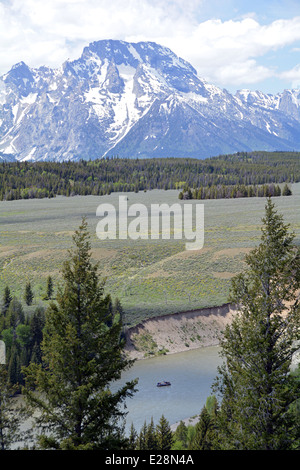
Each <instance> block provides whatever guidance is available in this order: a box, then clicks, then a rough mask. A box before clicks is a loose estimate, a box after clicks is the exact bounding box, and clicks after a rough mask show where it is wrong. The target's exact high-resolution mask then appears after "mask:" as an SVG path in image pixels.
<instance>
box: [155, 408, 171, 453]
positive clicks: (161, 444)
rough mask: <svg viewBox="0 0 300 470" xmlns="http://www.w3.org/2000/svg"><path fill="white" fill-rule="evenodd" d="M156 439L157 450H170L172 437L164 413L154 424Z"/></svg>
mask: <svg viewBox="0 0 300 470" xmlns="http://www.w3.org/2000/svg"><path fill="white" fill-rule="evenodd" d="M156 440H157V449H158V450H171V448H172V445H173V441H174V438H173V433H172V431H171V428H170V424H169V422H168V421H167V419H166V418H165V417H164V415H162V416H161V418H160V420H159V423H158V424H157V425H156Z"/></svg>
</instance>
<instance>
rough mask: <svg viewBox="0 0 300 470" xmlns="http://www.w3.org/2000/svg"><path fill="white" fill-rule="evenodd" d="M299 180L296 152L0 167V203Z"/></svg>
mask: <svg viewBox="0 0 300 470" xmlns="http://www.w3.org/2000/svg"><path fill="white" fill-rule="evenodd" d="M298 181H300V152H251V153H247V152H238V153H236V154H234V155H221V156H219V157H212V158H207V159H205V160H197V159H190V158H186V159H185V158H183V159H182V158H157V159H142V160H139V159H121V158H118V157H114V158H107V159H101V160H93V161H86V160H81V161H79V162H72V161H67V162H62V163H58V162H2V163H1V164H0V200H2V201H3V200H7V201H10V200H14V199H31V198H44V197H48V198H52V197H55V196H57V195H63V196H75V195H95V196H101V195H104V194H110V193H111V192H129V191H135V192H137V191H146V190H150V189H165V190H168V189H182V188H183V187H185V186H186V187H189V188H193V189H195V188H200V187H211V186H218V185H226V186H228V185H246V186H249V185H264V184H271V183H276V184H279V183H283V182H285V183H293V182H298Z"/></svg>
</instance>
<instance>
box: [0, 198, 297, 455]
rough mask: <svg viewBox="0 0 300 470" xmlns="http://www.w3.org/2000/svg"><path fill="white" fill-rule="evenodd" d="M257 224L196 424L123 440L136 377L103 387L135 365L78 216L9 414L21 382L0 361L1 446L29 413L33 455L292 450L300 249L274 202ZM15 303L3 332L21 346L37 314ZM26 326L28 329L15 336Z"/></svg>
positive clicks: (146, 430)
mask: <svg viewBox="0 0 300 470" xmlns="http://www.w3.org/2000/svg"><path fill="white" fill-rule="evenodd" d="M262 222H263V223H262V227H261V242H260V244H259V245H258V246H257V247H256V248H254V250H253V251H252V252H250V253H249V254H248V255H246V258H245V262H246V266H247V268H246V269H245V271H244V272H242V273H240V274H238V275H237V276H235V277H234V278H233V280H232V285H231V292H230V299H229V301H230V302H231V303H234V304H235V305H238V306H239V309H238V312H237V314H236V315H235V317H234V318H233V320H232V322H231V324H230V325H227V326H226V328H225V329H224V332H223V335H222V337H221V338H220V348H221V357H222V358H223V363H222V365H221V366H220V367H219V368H218V373H217V377H216V379H215V381H214V384H213V386H212V392H213V395H212V396H210V397H208V400H207V402H206V405H205V407H203V409H202V411H201V413H200V416H199V421H198V422H197V424H196V425H195V426H194V427H193V428H190V427H189V426H186V425H185V424H184V423H180V425H179V426H178V427H177V429H176V431H175V432H172V431H171V429H170V425H169V423H168V421H167V420H166V419H165V417H164V416H163V415H162V417H161V419H160V421H159V423H158V424H156V425H155V424H154V422H153V420H151V421H150V423H149V424H147V423H146V422H145V424H144V426H142V428H141V430H140V431H139V432H137V431H136V430H135V428H134V424H133V425H132V426H131V431H130V435H129V436H126V435H125V433H124V425H125V422H126V408H124V403H125V401H126V400H127V399H131V398H133V397H134V394H135V393H136V387H137V385H138V378H137V379H132V380H130V381H128V382H126V383H121V385H119V388H118V389H116V388H114V389H112V388H111V384H112V383H115V382H116V381H117V380H119V379H120V378H121V376H122V372H123V371H125V370H128V369H129V368H130V367H132V365H133V363H134V361H133V360H131V359H130V358H128V357H127V356H126V355H125V354H124V346H125V340H126V338H125V337H124V335H122V315H120V312H114V311H113V309H112V302H111V298H110V295H109V294H107V293H105V291H104V287H105V281H104V280H102V278H101V277H100V275H99V270H100V268H101V266H100V265H99V264H96V265H94V264H92V262H91V245H90V241H89V233H88V229H87V223H86V221H85V220H83V221H82V224H81V225H80V227H79V229H78V230H76V231H75V234H74V236H73V242H74V246H73V249H72V250H71V252H70V256H69V258H68V259H67V260H66V262H65V263H64V265H63V268H62V276H63V285H62V287H61V289H59V290H58V291H57V292H56V296H55V300H54V299H53V300H51V301H50V302H49V305H48V308H47V309H46V311H45V315H44V317H43V318H44V320H43V322H44V323H43V325H44V326H43V328H40V327H39V328H38V331H39V335H40V336H41V332H42V338H41V337H40V339H41V341H40V343H39V344H40V353H41V361H37V360H31V361H30V362H29V364H28V365H27V366H26V365H25V366H23V368H22V374H23V383H24V385H23V386H22V388H21V391H22V394H23V396H24V399H25V400H26V404H27V407H26V409H25V410H23V409H19V408H18V407H14V409H13V410H12V408H11V396H12V395H13V388H12V387H15V386H16V385H17V386H18V384H12V383H11V382H10V380H9V379H8V367H7V364H4V365H0V375H1V380H0V447H1V448H2V449H7V448H10V446H11V445H12V444H13V443H15V442H16V440H17V438H18V437H19V436H20V424H21V417H22V416H24V415H23V414H22V413H24V412H27V413H29V412H31V410H33V411H35V412H36V413H35V414H34V416H33V415H31V417H32V419H34V422H35V425H36V426H37V427H38V430H39V433H38V434H37V435H31V436H28V438H29V437H30V439H31V441H30V440H29V441H28V442H30V443H31V444H30V445H31V447H27V448H33V449H50V450H114V451H117V450H126V449H132V450H150V449H152V450H170V449H177V450H178V449H193V450H299V448H300V419H299V418H300V398H299V397H300V368H299V365H298V366H297V368H295V370H293V369H292V367H291V366H292V360H293V357H294V354H295V352H296V351H297V350H298V349H299V345H297V340H298V339H299V335H300V309H299V299H298V292H299V288H300V250H299V247H298V246H297V245H295V243H294V238H295V235H294V233H293V232H291V231H290V228H289V226H288V225H286V224H285V223H284V221H283V218H282V216H281V215H280V214H277V211H276V209H275V205H274V204H273V202H272V200H271V198H268V200H267V203H266V206H265V216H264V218H263V220H262ZM11 302H12V301H11ZM11 302H10V305H9V307H8V310H7V311H6V312H5V326H6V327H7V326H9V325H11V326H10V328H12V333H13V334H12V335H11V336H12V341H13V340H14V338H15V340H16V341H18V342H19V345H20V346H22V345H24V343H25V342H26V341H25V340H24V338H26V337H28V335H29V337H30V338H31V342H30V344H33V343H34V342H33V340H32V339H33V334H32V333H31V332H33V331H34V328H33V326H32V323H31V322H32V319H33V317H34V314H33V316H32V318H31V319H30V318H29V323H28V324H27V323H26V318H25V322H24V317H23V315H22V313H21V311H20V309H19V313H18V315H16V314H15V313H13V312H15V309H14V310H13V309H11V310H10V312H9V309H10V308H11ZM8 312H9V313H8ZM38 318H39V321H40V317H38ZM16 319H17V320H16ZM8 321H9V323H6V322H8ZM24 324H25V326H27V327H29V328H27V330H26V329H25V330H24V331H23V332H22V328H19V330H18V332H17V328H18V326H19V325H24ZM5 329H6V330H7V328H5ZM3 339H5V335H4V336H3V330H2V340H3ZM6 341H7V339H6ZM10 354H12V353H10ZM216 396H218V397H220V401H219V402H218V401H217V400H216V398H215V397H216ZM23 439H24V435H23ZM28 446H29V444H28Z"/></svg>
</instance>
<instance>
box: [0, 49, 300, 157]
mask: <svg viewBox="0 0 300 470" xmlns="http://www.w3.org/2000/svg"><path fill="white" fill-rule="evenodd" d="M299 149H300V90H285V91H284V92H283V93H281V94H278V95H266V94H263V93H261V92H252V91H249V90H240V91H238V92H237V93H236V94H235V95H232V94H230V93H229V92H228V91H226V90H221V89H220V88H218V87H216V86H214V85H211V84H209V83H207V82H206V81H205V80H203V79H201V78H200V77H199V76H198V75H197V72H196V70H195V69H194V68H193V67H192V65H191V64H189V63H188V62H186V61H185V60H183V59H181V58H179V57H177V56H176V55H175V54H174V53H173V52H172V51H171V50H169V49H167V48H166V47H162V46H160V45H157V44H155V43H152V42H140V43H127V42H124V41H113V40H103V41H97V42H93V43H91V44H90V45H89V46H88V47H85V48H84V50H83V53H82V55H81V57H80V58H79V59H77V60H74V61H69V60H68V61H66V62H65V63H64V64H63V65H62V66H61V67H60V68H58V69H50V68H47V67H40V68H38V69H34V68H30V67H28V66H27V65H26V64H24V62H20V63H18V64H16V65H15V66H14V67H13V68H12V69H11V70H10V71H9V72H8V73H7V74H5V75H3V76H2V77H1V78H0V160H1V159H17V160H57V161H62V160H67V159H72V160H77V159H80V158H86V159H95V158H101V157H103V156H112V155H119V156H120V157H140V158H143V157H172V156H173V157H195V158H205V157H208V156H211V155H219V154H224V153H233V152H237V151H250V150H270V151H271V150H299Z"/></svg>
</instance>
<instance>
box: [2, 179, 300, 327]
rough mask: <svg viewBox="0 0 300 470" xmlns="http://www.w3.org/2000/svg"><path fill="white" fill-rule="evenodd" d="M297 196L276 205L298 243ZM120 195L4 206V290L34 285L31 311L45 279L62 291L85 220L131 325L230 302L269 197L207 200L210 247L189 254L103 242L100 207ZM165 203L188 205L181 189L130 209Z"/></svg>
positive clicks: (157, 244) (143, 196)
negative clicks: (66, 266)
mask: <svg viewBox="0 0 300 470" xmlns="http://www.w3.org/2000/svg"><path fill="white" fill-rule="evenodd" d="M292 192H293V194H292V196H289V197H283V196H281V197H276V198H275V199H274V201H275V203H276V207H277V208H278V210H279V211H280V212H281V213H282V214H283V215H284V218H285V221H286V222H287V223H290V224H291V228H292V229H293V230H294V231H295V233H296V243H300V222H299V216H298V215H299V210H300V183H295V184H293V185H292ZM119 195H120V193H112V194H110V195H104V196H75V197H63V196H58V197H55V198H51V199H31V200H16V201H2V202H0V221H1V229H0V230H1V232H0V273H1V277H0V291H1V292H3V290H4V288H5V286H7V285H8V286H9V287H10V289H11V292H12V294H13V295H15V296H17V297H18V298H21V297H23V293H24V290H25V284H26V281H31V284H32V287H33V291H34V304H33V305H32V306H31V307H27V306H25V308H27V309H32V308H34V307H36V305H38V304H40V303H45V301H43V297H44V295H45V291H46V283H47V277H48V276H49V275H51V276H52V278H53V281H54V286H55V289H57V287H58V285H59V281H60V278H61V274H60V269H61V266H62V262H63V260H64V259H65V258H66V257H67V253H68V249H69V248H70V246H71V245H72V235H73V233H74V230H76V229H77V227H78V226H79V224H80V221H81V218H82V217H83V216H86V217H87V221H88V224H89V230H90V233H91V236H92V249H93V259H94V260H95V261H99V263H100V273H101V275H102V276H103V277H106V278H107V281H106V286H107V290H108V292H110V293H111V295H112V296H113V297H118V298H119V299H120V301H121V303H122V306H123V308H124V311H125V322H126V323H127V324H128V326H133V325H135V324H137V323H139V322H140V321H142V320H143V319H145V318H149V317H153V316H157V315H162V314H166V313H175V312H180V311H185V310H192V309H196V308H201V307H208V306H216V305H221V304H223V303H225V302H227V298H228V293H229V286H230V279H231V278H232V276H234V275H235V274H236V273H238V272H240V271H241V270H242V269H243V267H244V262H243V258H244V255H245V253H247V252H249V250H251V249H252V248H253V247H254V246H255V245H256V244H257V243H258V242H259V238H260V226H261V218H262V216H263V213H264V206H265V198H262V197H260V198H256V197H253V198H241V199H220V200H204V201H201V203H203V204H204V217H205V240H204V247H203V249H201V250H195V251H187V250H186V249H185V241H184V240H174V239H171V240H161V239H160V240H150V239H149V240H136V241H134V240H130V239H128V240H118V239H117V240H104V241H103V240H99V239H98V238H97V236H96V226H97V223H98V221H99V218H98V217H96V210H97V207H98V205H99V204H102V203H103V202H109V203H111V204H113V205H114V206H115V207H118V197H119ZM163 202H164V203H167V204H169V205H172V204H173V203H179V204H184V203H185V202H186V201H180V200H179V199H178V190H169V191H164V190H152V191H147V192H144V191H141V192H138V193H135V192H132V193H130V194H128V205H131V204H134V203H142V204H145V205H146V206H147V207H148V208H150V206H151V204H154V203H160V204H161V203H163ZM188 203H192V204H196V203H197V202H196V201H189V202H188ZM198 203H199V201H198ZM149 213H150V211H149Z"/></svg>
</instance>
